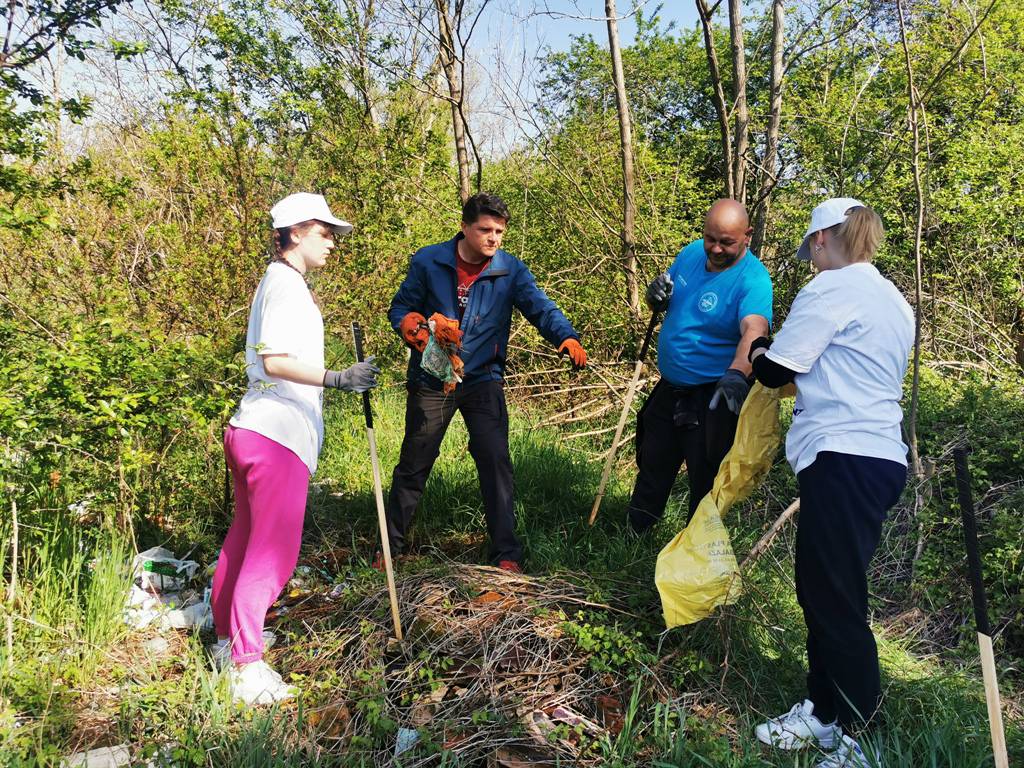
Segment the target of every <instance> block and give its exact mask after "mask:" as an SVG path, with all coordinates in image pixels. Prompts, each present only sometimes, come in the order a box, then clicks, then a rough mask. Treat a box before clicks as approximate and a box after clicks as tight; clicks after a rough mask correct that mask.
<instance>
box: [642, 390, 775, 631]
mask: <svg viewBox="0 0 1024 768" xmlns="http://www.w3.org/2000/svg"><path fill="white" fill-rule="evenodd" d="M780 396H782V393H781V392H780V390H778V389H767V388H765V387H763V386H761V384H759V383H755V384H754V386H753V387H752V388H751V390H750V394H748V395H747V399H746V400H745V401H744V403H743V409H742V410H741V411H740V418H739V423H738V425H737V427H736V440H735V441H734V442H733V445H732V448H731V449H730V451H729V453H728V454H727V455H726V457H725V459H723V460H722V466H721V467H720V468H719V470H718V475H717V476H716V477H715V484H714V487H713V488H712V489H711V492H710V493H708V495H707V496H705V497H704V498H703V499H701V502H700V505H699V506H698V507H697V510H696V511H695V512H694V513H693V518H692V519H691V520H690V524H689V525H687V526H686V528H684V529H683V530H682V531H680V532H679V533H678V534H677V535H676V537H675V538H674V539H672V541H670V542H669V543H668V544H666V545H665V548H664V549H662V550H661V553H660V554H659V555H658V564H657V566H656V567H655V569H654V582H655V584H656V585H657V586H658V592H659V593H660V594H661V605H662V612H663V613H664V615H665V625H666V626H667V627H668V628H669V629H671V628H672V627H678V626H681V625H683V624H692V623H693V622H695V621H700V620H701V619H703V618H706V617H707V616H709V615H710V614H711V612H712V611H713V610H714V609H715V608H717V607H718V606H719V605H725V604H728V603H732V602H735V600H736V598H738V597H739V594H740V581H739V566H738V565H737V563H736V556H735V555H734V554H733V552H732V545H731V544H730V542H729V532H728V531H727V530H726V528H725V525H724V524H723V523H722V516H723V515H724V514H725V513H726V511H727V510H728V509H729V507H731V506H732V505H733V504H735V503H736V502H737V501H742V500H743V499H745V498H746V497H747V496H748V495H750V492H751V491H752V490H754V488H755V487H757V485H758V483H760V481H761V478H762V477H764V475H765V474H766V473H767V472H768V469H769V468H770V467H771V464H772V459H773V458H774V457H775V451H776V449H778V447H779V398H780Z"/></svg>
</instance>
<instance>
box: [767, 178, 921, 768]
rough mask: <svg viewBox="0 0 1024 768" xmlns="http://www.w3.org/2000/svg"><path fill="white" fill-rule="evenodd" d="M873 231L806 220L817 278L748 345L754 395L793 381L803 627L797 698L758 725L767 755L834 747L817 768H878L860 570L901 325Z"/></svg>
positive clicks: (891, 435) (895, 441) (896, 431)
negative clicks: (775, 325)
mask: <svg viewBox="0 0 1024 768" xmlns="http://www.w3.org/2000/svg"><path fill="white" fill-rule="evenodd" d="M883 235H884V233H883V231H882V222H881V220H880V219H879V217H878V214H876V213H875V212H874V211H873V210H871V209H870V208H868V207H867V206H865V205H864V204H863V203H861V202H860V201H858V200H854V199H852V198H833V199H831V200H826V201H825V202H823V203H822V204H821V205H819V206H818V207H817V208H815V209H814V211H813V213H812V214H811V225H810V227H809V228H808V230H807V234H806V236H805V238H804V241H803V244H802V245H801V246H800V250H799V251H798V253H797V257H798V258H800V259H803V260H810V261H812V262H813V263H814V266H815V267H817V269H818V272H819V274H818V275H817V276H816V277H815V278H814V279H813V280H811V281H810V282H809V283H808V284H807V285H806V286H805V287H804V288H803V289H802V290H801V291H800V293H799V294H798V295H797V297H796V300H795V301H794V302H793V307H792V309H791V310H790V312H789V315H788V317H787V318H786V321H785V323H783V325H782V328H781V329H780V330H779V332H778V334H777V335H776V337H775V340H774V341H769V340H768V339H767V338H762V339H758V340H757V341H755V342H754V343H753V344H752V345H751V352H750V359H751V363H752V365H753V371H754V376H755V377H756V378H757V379H758V381H760V382H761V383H762V384H764V385H765V386H769V387H778V386H782V385H783V384H787V383H789V382H791V381H793V382H795V383H796V389H797V395H796V402H795V404H794V407H793V425H792V427H791V428H790V430H789V434H788V435H787V437H786V458H787V459H788V460H789V463H790V465H791V466H792V468H793V471H794V472H795V473H796V476H797V479H798V481H799V484H800V523H799V528H798V530H797V542H796V589H797V599H798V601H799V603H800V607H801V608H802V609H803V613H804V620H805V621H806V623H807V660H808V666H809V671H808V675H807V698H806V699H805V700H804V701H803V702H801V703H798V704H796V705H795V706H794V707H793V708H792V709H791V710H790V711H789V712H787V713H786V714H784V715H781V716H779V717H776V718H772V719H771V720H768V721H767V722H765V723H762V724H761V725H759V726H757V728H756V735H757V738H758V739H759V740H760V741H762V742H764V743H766V744H771V745H773V746H776V747H778V748H780V749H798V748H801V747H804V746H811V745H815V744H816V745H817V746H819V747H821V748H823V749H831V750H833V751H832V752H831V753H830V754H828V755H826V756H825V758H824V759H823V761H822V762H820V763H819V766H821V767H822V768H845V767H852V768H868V766H871V768H878V766H880V765H881V758H880V755H879V754H878V750H877V747H875V746H872V743H873V742H872V740H871V739H865V738H864V737H865V736H867V735H868V734H869V724H870V722H871V720H872V718H873V716H874V714H875V711H876V710H877V708H878V705H879V701H880V697H881V686H880V681H879V669H878V651H877V648H876V646H875V639H874V636H873V635H872V633H871V627H870V626H869V624H868V586H867V568H868V564H869V563H870V561H871V558H872V556H873V555H874V552H875V549H876V547H877V546H878V542H879V538H880V536H881V530H882V522H883V520H884V519H885V516H886V514H887V512H888V511H889V509H890V508H892V506H893V505H895V504H896V502H897V501H898V500H899V498H900V495H901V493H902V491H903V487H904V486H905V484H906V479H907V459H906V452H907V447H906V446H905V445H904V444H903V441H902V437H901V431H900V422H901V421H902V419H903V412H902V410H901V408H900V400H901V398H902V396H903V377H904V374H905V373H906V370H907V359H908V356H909V354H910V349H911V346H912V345H913V343H914V314H913V311H912V310H911V308H910V306H909V305H908V304H907V302H906V300H905V299H904V298H903V296H902V295H900V292H899V290H897V288H896V287H895V286H894V285H893V284H892V283H891V282H889V281H888V280H887V279H885V278H884V277H882V275H881V274H879V272H878V270H877V269H876V268H875V267H874V266H873V265H872V263H871V260H872V258H874V256H875V253H876V252H877V250H878V246H879V244H880V243H881V241H882V237H883Z"/></svg>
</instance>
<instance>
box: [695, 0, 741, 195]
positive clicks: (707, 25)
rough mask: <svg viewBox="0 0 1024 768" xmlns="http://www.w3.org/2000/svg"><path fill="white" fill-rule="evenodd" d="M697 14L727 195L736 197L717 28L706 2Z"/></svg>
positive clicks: (700, 1) (702, 1) (700, 4)
mask: <svg viewBox="0 0 1024 768" xmlns="http://www.w3.org/2000/svg"><path fill="white" fill-rule="evenodd" d="M697 13H698V15H699V16H700V25H701V28H702V29H703V30H704V50H705V52H706V53H707V57H708V71H709V72H710V73H711V85H712V87H713V88H714V104H715V112H716V113H717V114H718V128H719V130H720V132H721V134H722V159H723V161H724V162H725V195H726V197H735V196H736V195H735V188H734V186H733V170H732V165H733V163H732V136H731V134H730V133H729V108H728V106H727V105H726V103H725V89H724V88H723V87H722V70H721V68H720V67H719V66H718V53H717V52H716V51H715V28H714V26H713V25H712V24H711V9H709V8H708V4H707V2H706V1H705V0H697Z"/></svg>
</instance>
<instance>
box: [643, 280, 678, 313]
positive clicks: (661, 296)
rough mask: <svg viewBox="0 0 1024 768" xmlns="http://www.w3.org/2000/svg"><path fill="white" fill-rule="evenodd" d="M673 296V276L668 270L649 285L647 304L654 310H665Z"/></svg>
mask: <svg viewBox="0 0 1024 768" xmlns="http://www.w3.org/2000/svg"><path fill="white" fill-rule="evenodd" d="M671 298H672V278H671V276H670V275H669V274H668V272H662V273H661V274H660V275H658V276H657V277H656V278H654V279H653V280H652V281H651V284H650V285H648V286H647V306H648V307H650V308H651V311H652V312H664V311H665V310H666V309H668V302H669V299H671Z"/></svg>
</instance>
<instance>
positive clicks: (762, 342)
mask: <svg viewBox="0 0 1024 768" xmlns="http://www.w3.org/2000/svg"><path fill="white" fill-rule="evenodd" d="M771 347H772V340H771V339H769V338H768V337H767V336H761V337H760V338H757V339H754V340H753V341H752V342H750V351H748V352H747V362H748V363H749V362H751V361H752V360H753V359H754V350H755V349H766V350H767V349H771Z"/></svg>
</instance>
